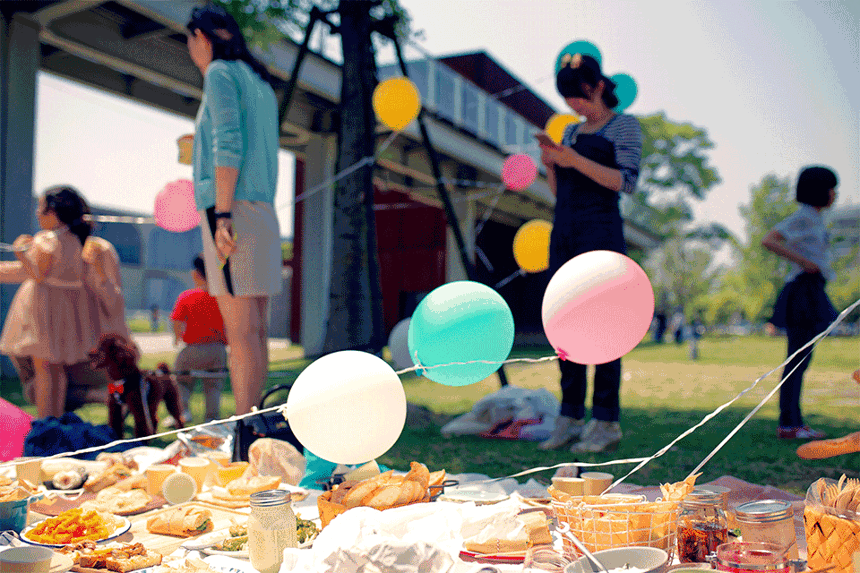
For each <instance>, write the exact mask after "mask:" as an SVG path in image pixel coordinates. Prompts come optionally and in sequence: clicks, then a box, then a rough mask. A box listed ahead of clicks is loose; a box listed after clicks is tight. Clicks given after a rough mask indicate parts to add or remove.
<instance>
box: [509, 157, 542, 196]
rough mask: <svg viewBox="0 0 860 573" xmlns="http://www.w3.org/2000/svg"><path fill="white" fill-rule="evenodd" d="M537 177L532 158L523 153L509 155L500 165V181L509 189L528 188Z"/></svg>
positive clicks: (520, 189)
mask: <svg viewBox="0 0 860 573" xmlns="http://www.w3.org/2000/svg"><path fill="white" fill-rule="evenodd" d="M535 177H537V165H535V162H534V159H532V158H531V156H529V155H526V154H525V153H518V154H516V155H511V156H510V157H508V158H507V159H505V163H504V164H503V165H502V181H503V182H504V184H505V187H507V188H508V189H510V190H511V191H522V190H523V189H528V187H529V185H531V184H532V183H534V180H535Z"/></svg>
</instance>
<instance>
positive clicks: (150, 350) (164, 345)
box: [131, 332, 290, 354]
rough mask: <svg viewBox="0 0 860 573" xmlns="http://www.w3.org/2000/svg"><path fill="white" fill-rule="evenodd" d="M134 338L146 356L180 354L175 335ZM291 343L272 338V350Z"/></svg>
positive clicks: (145, 334)
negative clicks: (168, 353) (175, 344)
mask: <svg viewBox="0 0 860 573" xmlns="http://www.w3.org/2000/svg"><path fill="white" fill-rule="evenodd" d="M131 336H132V338H134V341H135V343H137V346H138V347H139V348H140V351H141V352H143V353H144V354H155V353H158V352H178V351H179V348H180V347H179V346H173V335H172V334H168V333H166V332H153V333H149V332H133V333H132V335H131ZM289 346H290V341H289V339H287V338H270V339H269V348H270V349H283V348H289Z"/></svg>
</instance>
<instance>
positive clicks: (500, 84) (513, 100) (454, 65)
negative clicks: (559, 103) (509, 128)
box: [439, 51, 556, 129]
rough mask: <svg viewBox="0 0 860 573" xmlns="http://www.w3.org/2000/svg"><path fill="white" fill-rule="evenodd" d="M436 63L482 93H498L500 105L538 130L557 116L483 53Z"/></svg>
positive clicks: (454, 57) (521, 83) (466, 54)
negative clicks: (553, 116)
mask: <svg viewBox="0 0 860 573" xmlns="http://www.w3.org/2000/svg"><path fill="white" fill-rule="evenodd" d="M439 61H441V62H443V63H445V65H447V66H448V67H449V68H451V69H452V70H454V71H455V72H457V73H458V74H460V75H461V76H463V77H465V78H467V79H468V80H469V81H471V82H472V83H474V84H475V85H477V86H478V87H479V88H481V89H482V90H484V91H485V92H487V93H489V94H499V95H498V96H497V100H498V101H499V103H503V104H505V105H506V106H508V107H509V108H511V109H512V110H514V111H515V112H517V113H518V114H520V115H521V116H522V117H523V118H525V119H526V120H528V121H529V122H531V123H532V124H534V125H535V126H536V127H538V128H539V129H543V128H544V126H546V122H547V121H548V120H549V118H550V117H551V116H552V115H553V114H555V113H556V110H555V109H553V108H552V106H550V105H549V104H548V103H546V102H545V101H544V100H543V99H542V98H540V97H539V96H538V95H537V94H536V93H535V92H533V91H532V90H530V89H529V88H528V86H527V85H526V84H525V83H524V82H523V81H521V80H520V79H519V78H518V77H516V76H515V75H513V74H512V73H510V72H509V71H507V70H506V69H505V68H504V67H503V66H502V65H501V64H499V63H498V62H497V61H496V60H494V59H493V58H492V57H491V56H490V55H489V54H488V53H487V52H485V51H480V52H469V53H465V54H454V55H450V56H442V57H440V58H439ZM502 92H504V93H502Z"/></svg>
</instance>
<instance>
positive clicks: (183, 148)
mask: <svg viewBox="0 0 860 573" xmlns="http://www.w3.org/2000/svg"><path fill="white" fill-rule="evenodd" d="M176 144H177V145H178V146H179V163H181V164H183V165H191V162H192V155H193V153H194V136H193V135H190V134H189V135H183V136H182V137H180V138H179V139H177V140H176Z"/></svg>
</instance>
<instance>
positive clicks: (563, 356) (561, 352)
mask: <svg viewBox="0 0 860 573" xmlns="http://www.w3.org/2000/svg"><path fill="white" fill-rule="evenodd" d="M555 353H556V355H557V356H558V359H559V360H568V359H569V358H570V355H569V354H568V353H567V352H565V351H564V349H563V348H556V350H555Z"/></svg>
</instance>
